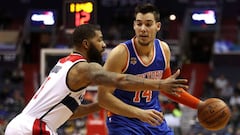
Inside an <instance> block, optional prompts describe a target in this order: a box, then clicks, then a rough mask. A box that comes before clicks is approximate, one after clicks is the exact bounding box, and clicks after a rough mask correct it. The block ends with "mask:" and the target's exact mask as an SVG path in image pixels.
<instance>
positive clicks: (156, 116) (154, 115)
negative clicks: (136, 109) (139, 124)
mask: <svg viewBox="0 0 240 135" xmlns="http://www.w3.org/2000/svg"><path fill="white" fill-rule="evenodd" d="M138 114H139V115H138V116H137V118H138V119H140V120H141V121H143V122H147V123H149V124H150V125H153V126H157V125H160V124H161V123H162V121H163V119H164V117H163V113H162V112H159V111H157V110H154V109H148V110H143V109H141V111H140V113H138Z"/></svg>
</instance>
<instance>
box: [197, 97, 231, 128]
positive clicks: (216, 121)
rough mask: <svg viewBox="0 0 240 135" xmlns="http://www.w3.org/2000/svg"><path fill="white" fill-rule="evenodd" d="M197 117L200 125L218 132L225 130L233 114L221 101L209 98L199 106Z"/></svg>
mask: <svg viewBox="0 0 240 135" xmlns="http://www.w3.org/2000/svg"><path fill="white" fill-rule="evenodd" d="M197 116H198V120H199V123H200V124H201V125H202V126H203V127H204V128H206V129H208V130H212V131H216V130H221V129H223V128H224V127H225V126H226V125H227V124H228V122H229V120H230V117H231V112H230V109H229V107H228V106H227V104H226V103H225V102H224V101H222V100H221V99H218V98H209V99H206V100H205V101H204V102H203V104H200V105H199V107H198V112H197Z"/></svg>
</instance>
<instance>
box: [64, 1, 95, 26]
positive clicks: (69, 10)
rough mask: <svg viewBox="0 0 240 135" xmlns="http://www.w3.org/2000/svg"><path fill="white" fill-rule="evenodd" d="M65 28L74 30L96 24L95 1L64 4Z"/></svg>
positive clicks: (67, 2) (66, 2)
mask: <svg viewBox="0 0 240 135" xmlns="http://www.w3.org/2000/svg"><path fill="white" fill-rule="evenodd" d="M64 12H65V14H63V15H64V16H63V18H64V26H65V28H66V29H74V28H75V27H76V26H79V25H81V24H86V23H93V24H94V23H96V5H95V1H94V0H66V1H65V3H64Z"/></svg>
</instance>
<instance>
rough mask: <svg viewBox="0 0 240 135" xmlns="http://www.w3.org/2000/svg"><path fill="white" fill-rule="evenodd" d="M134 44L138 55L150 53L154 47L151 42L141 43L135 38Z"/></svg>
mask: <svg viewBox="0 0 240 135" xmlns="http://www.w3.org/2000/svg"><path fill="white" fill-rule="evenodd" d="M134 45H135V48H136V51H137V52H138V54H139V55H146V56H148V55H150V54H151V52H152V51H153V47H154V46H153V44H152V43H150V44H148V45H141V44H139V42H138V41H137V40H136V39H135V40H134Z"/></svg>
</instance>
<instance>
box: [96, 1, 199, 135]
mask: <svg viewBox="0 0 240 135" xmlns="http://www.w3.org/2000/svg"><path fill="white" fill-rule="evenodd" d="M159 20H160V14H159V12H158V11H157V9H156V8H155V7H154V6H153V5H151V4H143V5H139V6H137V7H136V9H135V20H134V23H133V28H134V31H135V36H134V37H133V38H132V39H130V40H128V41H126V42H124V43H121V44H119V45H118V46H116V47H115V48H114V49H113V50H112V51H111V52H110V54H109V55H108V58H107V60H106V62H105V65H104V68H105V69H106V70H108V71H112V72H117V73H126V74H133V75H136V76H138V77H142V78H148V79H153V80H159V79H163V78H166V77H168V76H170V75H171V69H170V55H171V54H170V49H169V47H168V45H167V43H165V42H163V41H160V40H159V39H156V34H157V32H158V31H159V30H160V28H161V23H160V21H159ZM161 94H164V95H166V96H167V97H169V98H171V99H172V100H174V101H177V102H179V103H182V104H184V105H186V106H189V107H191V108H194V109H197V106H198V105H199V104H200V103H202V102H201V100H199V99H197V98H195V97H193V96H192V95H190V94H188V93H187V92H186V91H185V90H182V91H181V92H173V93H166V92H165V91H161ZM158 97H159V91H154V90H153V89H148V90H142V91H124V90H123V89H117V88H114V87H111V88H110V87H105V86H103V85H102V86H100V87H99V91H98V102H99V104H100V106H102V107H104V108H106V110H108V111H109V112H108V118H107V127H108V131H109V135H116V134H117V135H173V134H174V133H173V131H172V130H171V129H170V128H169V127H168V125H167V123H166V121H165V120H164V118H163V119H162V120H160V122H159V123H158V122H156V120H155V119H154V118H153V115H154V114H153V113H152V110H155V111H157V112H160V113H161V112H162V108H161V106H160V103H159V99H158Z"/></svg>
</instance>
